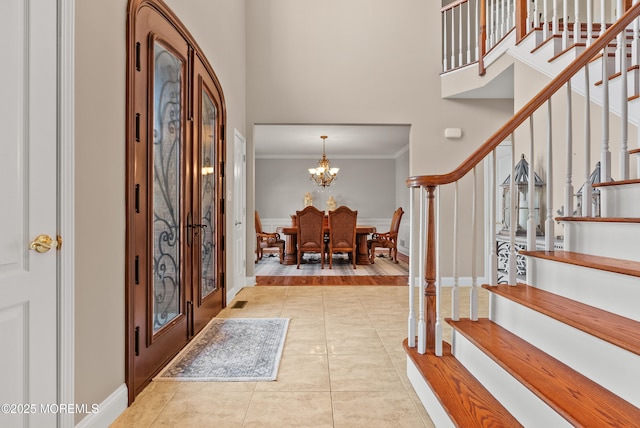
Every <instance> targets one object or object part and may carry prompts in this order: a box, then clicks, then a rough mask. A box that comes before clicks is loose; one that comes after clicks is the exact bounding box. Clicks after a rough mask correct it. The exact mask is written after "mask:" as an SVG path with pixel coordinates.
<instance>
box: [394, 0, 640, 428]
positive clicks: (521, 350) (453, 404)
mask: <svg viewBox="0 0 640 428" xmlns="http://www.w3.org/2000/svg"><path fill="white" fill-rule="evenodd" d="M638 16H640V6H638V5H634V6H633V7H631V8H630V9H629V10H628V11H627V13H626V14H625V15H624V16H623V17H621V18H620V20H618V21H617V22H616V23H614V24H613V25H611V27H612V28H610V30H611V31H609V30H607V32H606V33H604V34H603V35H601V36H600V38H597V39H594V41H593V42H592V46H587V47H585V46H576V49H579V50H580V51H581V52H578V53H575V52H574V53H570V55H573V56H574V58H572V59H571V60H566V59H560V61H563V60H564V61H566V66H565V67H564V68H562V69H561V70H560V71H559V72H558V75H557V76H556V77H555V78H554V80H553V81H552V82H551V83H550V84H549V85H548V86H547V87H545V88H543V89H542V91H541V92H540V93H539V94H538V95H537V96H536V97H534V99H532V100H531V102H530V103H529V104H527V106H524V107H523V109H521V110H520V111H519V112H517V113H516V114H515V115H514V118H513V119H512V120H510V121H509V122H508V123H507V124H505V126H504V127H503V128H502V129H500V130H498V131H497V132H496V133H495V134H494V135H493V136H492V137H491V138H490V139H489V140H487V141H486V142H485V143H484V144H483V145H482V146H481V147H480V148H479V149H478V150H477V151H476V152H475V153H474V154H472V155H471V156H470V157H469V158H468V159H467V160H466V161H465V162H463V164H461V166H460V167H459V168H458V169H456V170H455V171H452V172H451V173H448V174H442V175H431V176H416V177H410V178H409V179H407V184H408V186H409V187H410V188H411V189H412V198H411V203H412V208H411V210H410V212H411V213H413V212H414V211H419V212H420V214H419V216H417V218H415V219H413V218H412V220H411V223H412V227H414V230H417V229H415V227H417V228H419V230H420V231H421V232H420V233H419V234H418V233H413V234H412V243H411V248H412V251H411V260H412V261H413V260H414V259H415V260H426V263H425V264H424V266H420V265H418V264H412V265H411V266H410V267H411V270H412V271H411V272H410V278H412V282H411V284H410V285H411V287H410V288H411V290H412V291H411V292H410V307H411V309H410V313H409V333H408V339H407V340H406V341H405V350H406V352H407V374H408V377H409V379H410V381H411V383H412V385H413V387H414V389H415V390H416V393H417V394H418V396H419V397H420V399H421V401H422V403H423V405H424V406H425V408H426V409H427V411H428V413H429V415H430V416H431V418H432V420H433V421H434V423H435V424H436V426H438V427H446V426H458V427H465V428H466V427H475V426H478V427H485V426H487V427H488V426H504V427H516V426H526V427H554V428H555V427H562V426H568V427H569V426H581V427H638V426H640V388H639V385H640V305H639V304H638V302H640V245H639V244H638V243H640V180H639V179H635V178H629V176H630V175H635V176H638V171H637V170H636V169H635V168H633V172H632V173H629V171H628V168H629V163H631V164H632V165H634V164H637V160H636V159H635V158H634V156H639V155H638V152H639V151H640V150H637V149H634V150H626V149H625V148H624V146H623V148H622V150H621V154H618V153H616V154H614V155H613V156H612V155H611V154H610V153H608V149H609V147H608V141H607V142H606V143H605V144H604V147H603V149H602V150H601V149H600V147H599V146H597V147H596V148H595V149H592V148H591V147H590V146H589V145H586V146H584V150H583V146H582V144H581V145H580V147H577V145H572V144H573V142H572V141H571V138H567V140H566V141H563V142H562V144H561V145H559V146H558V145H552V143H551V140H554V142H555V141H556V140H557V139H558V138H557V137H556V136H555V135H553V138H552V137H551V135H552V134H554V130H553V127H552V126H551V124H550V123H551V117H552V114H551V106H550V105H551V101H550V100H551V99H552V98H553V97H554V96H556V97H557V96H558V95H556V94H557V93H558V92H559V91H560V89H562V88H567V92H568V93H571V92H572V90H575V87H574V88H572V86H571V85H570V84H569V83H568V82H574V81H576V80H581V79H583V78H584V75H585V74H586V76H587V78H588V76H589V72H590V71H591V72H592V73H593V71H594V70H598V69H600V70H604V71H603V75H604V76H606V80H609V79H610V78H611V79H620V78H621V74H622V73H621V72H620V70H621V67H625V66H626V65H628V64H627V62H626V60H625V61H621V62H620V64H619V65H616V63H615V60H610V59H608V58H607V57H608V55H607V51H608V49H611V50H612V51H613V50H615V49H616V45H615V38H616V36H617V35H618V34H626V33H628V32H629V28H631V25H636V26H637V22H638V21H637V18H638ZM632 23H633V24H632ZM560 28H561V27H560ZM636 28H637V27H636ZM561 30H562V28H561ZM549 43H556V42H553V41H552V42H549ZM629 46H630V44H629ZM541 49H544V47H543V48H540V49H536V52H534V53H533V54H532V55H537V54H539V53H540V51H541ZM603 49H604V51H603ZM565 52H566V51H565ZM598 52H601V53H600V54H599V58H597V57H598ZM623 52H624V50H623ZM558 54H559V52H558V48H557V47H555V48H554V49H551V50H550V52H548V53H547V55H551V61H557V60H559V56H558ZM583 54H584V55H583ZM624 56H626V55H624V54H623V57H624ZM603 58H604V59H603ZM597 61H600V63H599V64H596V62H597ZM602 61H605V63H604V64H603V63H602ZM606 61H611V62H610V63H607V62H606ZM589 67H592V70H588V68H589ZM629 68H631V67H629ZM585 69H587V70H586V71H585ZM605 73H606V74H605ZM624 74H625V76H624V78H626V79H633V78H634V77H632V76H629V75H627V74H626V73H624ZM572 79H573V80H572ZM599 80H600V82H599V84H600V85H602V81H603V80H605V79H602V76H601V77H600V79H599ZM596 85H598V82H593V81H591V82H590V81H588V80H587V81H586V83H585V89H586V91H585V92H586V95H585V96H586V97H589V96H590V95H589V92H590V89H593V90H595V91H598V89H594V88H595V86H596ZM587 88H588V89H587ZM601 95H603V94H601ZM606 95H607V96H601V97H600V98H598V97H596V99H590V98H587V100H589V102H588V104H592V103H593V104H596V105H603V106H606V107H607V108H608V106H607V103H608V100H607V98H608V94H606ZM630 95H631V96H629V103H630V104H631V103H634V102H635V98H637V97H636V96H633V95H632V94H630ZM569 98H571V96H569ZM620 98H621V99H622V98H623V97H620ZM568 104H569V112H571V110H570V105H571V104H570V102H568ZM545 105H549V109H548V117H549V125H548V131H547V132H546V133H544V134H545V135H543V136H542V137H540V136H538V135H534V131H533V128H534V127H533V125H532V123H533V120H532V119H531V117H532V116H533V114H534V113H535V112H536V111H537V110H538V109H539V108H540V107H541V106H542V107H543V106H545ZM627 107H628V108H629V110H628V111H632V110H631V109H632V108H637V107H634V106H627ZM541 110H542V111H543V112H544V109H541ZM614 110H615V109H614ZM610 111H612V112H611V113H609V114H610V115H613V116H617V117H624V116H620V115H619V112H618V111H613V110H610ZM538 114H539V113H538ZM564 116H565V113H564V112H561V113H557V112H556V111H555V110H554V114H553V117H554V118H556V119H557V118H558V117H564ZM573 117H574V120H575V115H573ZM630 117H631V115H629V117H628V118H626V119H625V120H626V121H628V122H629V123H631V124H637V120H638V116H637V115H636V116H635V117H634V118H632V119H630ZM585 120H586V121H587V123H588V121H589V120H590V119H589V117H588V116H586V118H585ZM584 125H585V124H584V123H577V124H576V123H574V124H573V125H571V124H567V128H568V129H571V126H574V127H583V126H584ZM529 128H530V129H531V138H530V140H531V142H529V143H528V144H529V145H530V151H529V155H530V159H531V161H532V163H533V159H534V158H535V156H531V155H533V154H534V153H535V155H536V156H538V157H544V158H546V161H547V162H548V163H546V164H545V165H544V169H546V173H547V174H552V172H553V171H554V169H557V168H554V166H553V163H552V162H551V160H550V158H552V153H555V152H558V151H562V152H564V151H567V146H568V153H572V152H574V151H581V150H583V156H584V158H585V162H584V168H583V171H581V172H580V173H578V174H576V171H574V169H575V168H574V166H573V165H572V163H571V161H570V160H569V161H568V162H567V163H568V165H567V167H566V168H565V169H564V171H563V173H562V175H561V176H560V177H558V178H556V179H555V180H554V176H553V175H547V176H546V180H547V183H554V184H559V185H557V186H551V185H548V186H547V189H546V195H545V197H546V206H545V207H539V211H540V215H541V216H542V217H543V219H544V220H545V222H544V229H545V235H546V236H545V237H544V238H542V239H544V241H545V245H546V249H544V250H538V249H536V239H537V238H536V237H535V235H534V233H533V232H531V230H532V229H533V230H535V228H533V227H531V225H532V224H533V221H534V215H533V212H534V209H533V208H534V207H533V203H532V202H529V201H527V203H528V204H529V205H528V209H529V211H528V213H527V215H528V219H527V221H528V226H529V227H528V231H529V234H528V236H527V237H526V241H527V246H528V248H527V250H523V251H519V252H518V253H517V254H516V250H515V248H516V246H515V245H514V244H515V228H513V227H512V228H511V230H510V232H509V233H510V242H511V248H512V249H514V250H512V254H511V257H512V260H511V261H510V271H512V272H510V275H509V281H508V284H498V282H497V280H496V278H497V275H496V272H495V269H494V267H495V266H496V255H495V236H496V235H497V231H496V230H495V224H496V223H497V214H496V212H495V208H494V207H495V206H496V197H497V196H496V194H495V193H496V192H495V188H496V187H497V186H496V179H495V172H493V173H492V174H493V182H492V183H491V184H489V186H488V187H489V188H488V189H485V192H484V196H483V198H482V199H483V201H484V202H485V203H487V204H488V205H489V206H490V207H489V210H488V211H489V212H490V218H489V221H487V222H486V224H488V225H489V226H488V227H489V229H490V230H489V231H488V235H489V236H490V238H489V239H488V242H487V243H486V244H487V245H486V246H485V249H484V250H485V251H486V257H485V258H486V259H488V260H489V265H490V266H491V270H492V271H491V272H490V273H488V274H487V277H486V278H484V279H485V280H486V282H487V284H483V285H482V286H481V287H482V289H483V290H485V291H486V292H488V293H489V295H490V310H489V316H488V317H487V318H482V317H478V316H477V304H476V303H474V299H475V298H476V296H477V294H478V290H477V289H476V288H477V286H478V284H477V283H476V282H477V281H476V279H478V277H477V275H476V274H475V270H476V267H475V263H476V262H475V260H476V259H477V256H476V254H475V248H476V247H481V248H482V247H483V246H482V245H479V244H476V239H477V238H476V236H477V235H479V232H478V230H481V229H482V227H481V225H480V224H478V226H477V227H476V226H472V232H471V236H472V237H471V239H470V240H469V241H467V242H464V243H463V242H460V243H459V242H458V240H459V239H460V238H459V237H458V236H459V233H458V227H459V226H458V224H459V223H465V224H466V223H467V222H468V221H469V222H471V224H473V225H476V224H477V222H478V220H477V217H479V215H478V214H477V213H476V208H475V207H476V205H478V203H477V197H476V192H475V190H473V191H472V193H471V195H468V194H463V193H460V192H461V191H460V190H459V185H458V183H460V182H462V181H463V180H471V183H472V185H467V187H472V188H473V189H476V188H478V187H482V186H479V185H478V183H477V181H476V180H477V179H476V178H475V176H476V168H477V167H478V165H480V163H481V162H484V164H485V167H486V168H493V170H494V171H495V148H496V147H497V146H498V145H499V144H500V143H501V142H503V141H505V139H508V138H509V137H511V136H513V135H514V134H515V133H518V132H520V133H522V132H523V131H524V132H525V135H527V134H528V131H529ZM588 139H589V138H587V140H588ZM545 140H546V141H545ZM534 149H535V151H534ZM591 151H593V152H595V153H596V154H597V155H598V157H599V156H600V152H601V151H602V152H603V154H602V160H603V161H606V159H607V158H614V159H616V160H617V158H620V159H621V162H620V166H617V165H616V166H613V167H611V166H607V167H606V168H607V171H609V174H610V175H613V176H615V177H617V179H616V180H615V181H613V180H610V179H607V180H605V182H603V183H599V184H595V185H594V186H593V187H591V185H590V183H589V172H590V171H591V167H592V164H591V162H590V161H591ZM541 153H542V154H541ZM625 156H629V157H630V158H631V162H629V160H628V159H626V160H625ZM514 158H515V157H514ZM569 158H571V156H569ZM514 160H515V159H514ZM625 162H626V165H625ZM513 163H515V162H513ZM614 164H616V162H614ZM530 169H531V170H533V169H534V166H533V165H531V168H530ZM531 174H533V172H531ZM513 175H514V173H513V169H512V176H513ZM574 175H575V176H579V177H581V178H580V179H582V177H585V176H586V178H585V181H584V185H583V187H585V188H586V189H587V190H585V193H584V194H583V195H582V198H583V200H584V201H590V200H591V194H592V191H593V190H599V191H600V205H601V215H600V216H595V213H593V212H590V210H591V206H592V205H591V204H590V203H586V204H583V207H582V210H583V212H579V213H576V214H573V215H571V216H568V215H563V216H560V217H552V214H553V213H555V210H556V209H557V208H558V203H557V199H558V194H560V195H563V194H564V196H563V198H560V199H563V201H564V212H565V213H568V214H572V213H573V212H574V210H573V206H572V204H573V197H574V191H573V184H572V177H574ZM580 179H576V180H577V181H578V182H579V183H580V184H583V182H580V181H579V180H580ZM531 181H533V175H531ZM463 187H465V186H464V185H461V186H460V188H463ZM511 191H512V192H513V193H511V194H512V195H513V194H516V193H515V191H516V189H515V187H514V184H513V183H512V187H511ZM532 191H533V187H529V194H533V192H532ZM553 192H556V196H555V198H554V193H553ZM441 194H452V195H453V196H452V200H453V201H454V208H453V210H448V211H447V213H446V216H447V217H450V216H451V215H453V218H454V219H453V221H452V223H453V224H452V225H451V224H447V223H448V222H447V221H446V220H447V219H445V218H443V216H441V215H440V212H439V211H440V205H441V204H440V203H439V202H440V201H439V199H440V196H441ZM512 199H514V198H512ZM528 199H529V200H531V199H532V198H528ZM464 200H469V201H470V203H469V206H470V207H471V208H469V209H465V208H461V207H459V206H458V205H459V203H460V204H462V202H459V201H464ZM510 204H511V205H510V210H511V223H510V224H512V225H513V224H516V222H517V221H518V219H517V218H516V217H515V212H516V210H517V207H516V206H515V200H512V201H510ZM459 212H461V213H463V214H460V220H458V218H459V217H458V216H459V214H458V213H459ZM466 213H469V216H468V217H464V214H466ZM583 213H584V215H583ZM556 231H559V232H558V233H555V232H556ZM562 233H563V235H564V236H563V237H562V239H561V241H562V247H563V249H562V250H557V249H554V248H557V245H555V244H556V243H555V240H556V239H557V234H562ZM413 235H417V237H415V238H414V236H413ZM418 237H419V239H418ZM413 239H415V242H413ZM450 241H451V242H450ZM462 245H466V246H468V247H471V249H472V254H471V256H470V258H469V259H468V260H467V261H462V260H454V261H453V262H452V264H453V268H452V269H453V272H454V276H456V275H457V272H456V270H457V266H458V265H465V266H466V267H468V268H469V270H470V271H471V276H472V281H471V308H470V314H471V315H470V317H469V318H463V317H460V316H459V309H458V306H459V303H458V301H459V290H458V287H457V281H454V286H453V287H452V288H451V289H449V288H448V287H443V286H442V285H441V283H442V278H441V277H442V272H441V271H442V270H443V268H442V266H441V264H442V259H443V258H444V257H446V256H445V254H450V253H447V252H445V253H444V254H443V250H442V248H443V247H447V246H451V247H453V249H454V250H453V253H454V256H453V258H454V259H456V257H457V256H456V254H457V252H459V251H457V250H456V248H458V247H459V246H462ZM516 256H520V257H525V258H526V270H527V273H526V279H522V278H520V279H519V278H517V277H516V275H515V271H516V269H515V266H516V264H515V263H516ZM413 278H416V279H415V280H413ZM414 290H417V292H415V291H414ZM445 292H446V293H448V292H451V294H452V301H453V307H452V314H453V315H452V316H451V317H450V318H445V319H443V317H442V316H441V308H440V298H441V295H442V293H445ZM414 293H416V294H414ZM474 305H476V306H475V307H474ZM414 306H417V307H418V308H419V309H418V313H417V314H416V313H414V310H413V307H414ZM443 322H444V323H447V324H448V325H449V326H451V329H452V336H451V343H450V344H449V343H447V342H444V341H443V340H442V336H443V333H442V328H443V326H442V323H443Z"/></svg>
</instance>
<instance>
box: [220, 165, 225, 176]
mask: <svg viewBox="0 0 640 428" xmlns="http://www.w3.org/2000/svg"><path fill="white" fill-rule="evenodd" d="M220 177H222V178H224V161H222V162H220Z"/></svg>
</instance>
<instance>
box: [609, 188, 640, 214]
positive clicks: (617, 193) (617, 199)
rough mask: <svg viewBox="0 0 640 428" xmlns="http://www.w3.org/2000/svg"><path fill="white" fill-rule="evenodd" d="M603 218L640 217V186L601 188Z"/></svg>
mask: <svg viewBox="0 0 640 428" xmlns="http://www.w3.org/2000/svg"><path fill="white" fill-rule="evenodd" d="M600 198H601V199H600V203H601V207H602V208H601V210H602V217H640V185H639V184H624V185H619V186H605V187H600Z"/></svg>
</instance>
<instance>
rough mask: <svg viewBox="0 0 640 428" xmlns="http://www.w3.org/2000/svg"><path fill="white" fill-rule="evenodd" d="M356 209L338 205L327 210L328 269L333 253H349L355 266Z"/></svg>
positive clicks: (354, 266) (331, 266)
mask: <svg viewBox="0 0 640 428" xmlns="http://www.w3.org/2000/svg"><path fill="white" fill-rule="evenodd" d="M357 220H358V211H353V210H351V209H350V208H349V207H345V206H344V205H343V206H340V207H338V208H336V209H335V210H333V211H329V269H332V268H333V253H342V252H345V253H349V259H350V260H351V262H352V263H353V268H354V269H355V268H356V247H357V242H356V223H357Z"/></svg>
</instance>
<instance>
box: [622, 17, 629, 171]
mask: <svg viewBox="0 0 640 428" xmlns="http://www.w3.org/2000/svg"><path fill="white" fill-rule="evenodd" d="M626 31H627V30H626V29H625V30H624V33H625V37H624V43H622V45H621V46H622V47H621V49H620V71H621V75H620V83H621V85H620V91H621V92H622V93H621V94H620V102H621V105H620V122H621V124H622V130H621V133H620V139H621V147H620V179H622V180H628V179H629V147H628V140H629V104H628V97H629V94H628V92H627V40H626Z"/></svg>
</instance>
